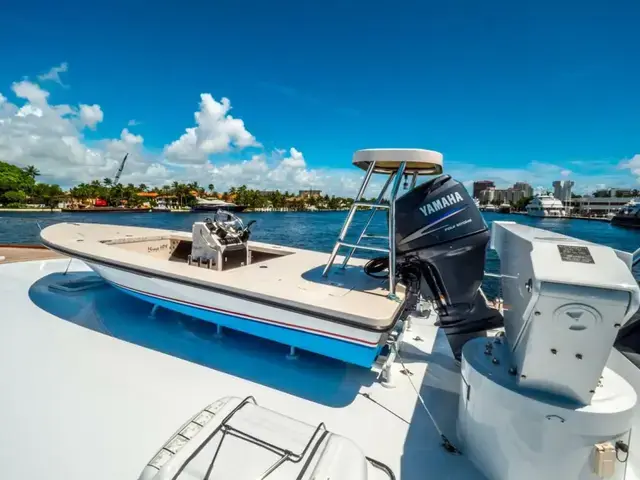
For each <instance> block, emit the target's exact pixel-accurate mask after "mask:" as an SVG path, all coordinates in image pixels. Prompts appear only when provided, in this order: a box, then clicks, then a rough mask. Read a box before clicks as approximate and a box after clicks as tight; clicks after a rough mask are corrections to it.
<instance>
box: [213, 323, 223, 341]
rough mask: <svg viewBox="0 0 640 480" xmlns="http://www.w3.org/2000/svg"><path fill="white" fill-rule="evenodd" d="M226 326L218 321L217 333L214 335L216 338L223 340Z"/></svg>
mask: <svg viewBox="0 0 640 480" xmlns="http://www.w3.org/2000/svg"><path fill="white" fill-rule="evenodd" d="M223 328H224V327H223V326H222V325H220V324H219V323H216V333H215V334H214V335H213V338H215V339H216V340H221V339H222V338H223V337H224V333H223V331H222V329H223Z"/></svg>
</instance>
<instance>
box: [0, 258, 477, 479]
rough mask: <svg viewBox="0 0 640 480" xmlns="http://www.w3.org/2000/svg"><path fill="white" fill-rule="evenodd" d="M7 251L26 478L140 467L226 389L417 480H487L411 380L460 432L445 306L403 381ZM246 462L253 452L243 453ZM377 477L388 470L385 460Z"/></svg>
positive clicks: (19, 451)
mask: <svg viewBox="0 0 640 480" xmlns="http://www.w3.org/2000/svg"><path fill="white" fill-rule="evenodd" d="M68 264H69V260H67V259H62V260H47V261H33V262H27V263H14V264H7V265H1V264H0V301H1V302H2V312H3V315H1V316H0V322H1V327H2V332H3V334H2V335H0V378H1V379H2V386H3V388H2V390H3V394H2V395H1V396H0V422H1V424H2V426H3V428H2V429H1V431H0V465H2V477H3V478H11V479H14V480H21V479H33V478H48V479H51V480H57V479H60V480H63V479H64V480H80V479H82V480H85V479H86V478H89V477H90V478H92V479H94V480H100V479H105V480H107V479H108V480H113V479H130V478H137V476H138V475H139V473H140V472H141V470H142V468H143V467H144V466H145V464H146V463H147V462H148V461H149V460H150V459H151V457H152V456H153V455H154V454H155V453H156V451H157V450H158V449H159V448H160V447H161V446H162V444H163V443H164V442H165V441H167V440H168V439H169V437H170V436H171V435H172V434H173V433H174V432H175V431H176V430H177V429H178V428H179V427H180V426H181V425H182V424H183V422H185V421H186V420H187V419H188V418H190V417H191V416H192V415H193V414H195V413H196V412H197V411H199V410H200V409H201V408H203V407H204V406H206V405H208V404H209V403H211V402H212V401H214V400H215V399H218V398H221V397H225V396H229V395H232V396H238V397H246V396H248V395H253V396H254V397H255V398H256V400H257V401H258V403H259V404H260V405H262V406H265V407H267V408H271V409H273V410H277V411H279V412H281V413H285V414H287V415H289V416H291V417H294V418H297V419H299V420H302V421H305V422H308V423H310V424H318V423H320V422H325V424H326V425H327V427H328V428H329V430H331V431H333V432H335V433H338V434H341V435H344V436H347V437H349V438H351V439H352V440H354V441H355V442H356V443H357V444H358V445H359V446H360V448H361V449H362V450H363V452H364V453H365V454H366V455H368V456H370V457H373V458H375V459H377V460H379V461H381V462H384V463H385V464H387V465H388V466H389V467H391V468H392V470H393V471H394V472H395V475H396V478H398V479H400V478H401V479H403V480H412V479H423V478H425V477H429V478H438V479H443V478H447V479H465V480H466V479H482V478H483V477H482V476H481V475H480V474H479V473H478V472H477V471H476V470H475V468H474V467H473V466H472V465H471V464H470V462H469V461H468V460H467V459H466V458H465V457H464V456H459V455H453V454H450V453H447V452H446V451H445V450H444V449H443V448H442V447H441V445H440V443H441V442H440V437H439V435H438V433H437V431H436V429H435V428H434V426H433V424H432V423H431V421H430V420H429V418H428V416H427V413H426V412H425V411H424V410H423V409H422V407H421V405H420V402H419V401H418V397H417V394H416V392H415V391H414V389H413V387H412V385H411V383H410V381H409V379H411V380H412V381H413V382H414V384H415V385H416V387H417V388H418V389H419V390H420V392H421V394H422V396H423V398H424V401H425V402H426V404H427V405H428V406H429V408H430V409H431V411H432V414H433V415H434V416H435V417H436V419H437V421H438V423H439V425H440V428H442V430H443V431H444V433H445V434H446V435H447V436H449V438H451V439H452V441H455V417H456V411H457V405H458V393H457V392H458V390H459V385H458V382H459V374H458V369H457V367H456V365H455V363H454V362H453V360H452V358H451V356H450V350H449V347H448V345H447V343H446V339H445V338H444V337H443V336H442V335H441V334H439V333H438V329H437V328H436V327H434V326H433V318H416V319H414V323H413V328H412V330H411V331H410V332H408V334H407V335H406V340H407V342H406V344H405V346H404V347H403V351H402V355H403V359H404V362H405V365H406V367H407V369H409V370H410V372H411V374H412V375H411V376H407V375H404V374H402V373H400V370H401V369H402V366H401V365H400V364H399V363H396V364H395V365H394V380H395V384H396V388H392V389H388V388H384V387H383V386H382V385H381V384H379V383H378V382H377V381H376V372H375V371H370V370H367V369H363V368H360V367H355V366H352V365H348V364H345V363H342V362H338V361H335V360H331V359H327V358H324V357H320V356H317V355H313V354H309V353H305V352H301V353H300V356H299V358H298V359H297V360H293V361H292V360H288V359H286V355H285V354H286V352H287V348H286V347H284V346H282V345H279V344H275V343H272V342H268V341H265V340H262V339H257V338H254V337H249V336H247V335H243V334H238V333H236V332H225V335H224V337H223V339H222V340H216V339H215V338H214V335H213V334H214V333H215V328H212V327H213V326H211V325H207V324H206V323H205V322H197V321H192V320H191V319H189V318H188V317H184V316H182V315H179V314H175V313H172V312H168V311H165V310H161V311H160V312H159V313H158V315H157V317H156V318H149V315H148V314H149V305H148V304H147V303H146V302H142V301H138V300H136V299H135V298H132V297H130V296H128V295H125V294H123V293H121V292H119V291H118V290H116V289H114V288H112V287H110V286H108V285H106V284H103V285H101V286H95V285H94V286H93V288H88V289H86V290H83V291H78V292H75V293H73V292H67V293H65V292H60V291H59V290H56V289H51V288H49V287H50V285H52V284H57V283H60V282H61V281H63V280H64V281H66V280H68V279H70V278H73V279H76V280H81V281H82V279H84V280H87V279H90V278H94V279H95V278H96V276H95V275H94V274H93V273H92V272H90V271H89V269H88V268H87V266H86V265H84V264H83V263H82V262H80V261H78V260H73V261H72V262H71V266H70V268H69V274H68V275H67V276H66V277H65V276H64V275H63V272H64V270H65V269H66V268H67V266H68ZM238 461H239V462H240V461H243V457H242V455H241V452H240V453H238ZM369 478H371V479H378V478H386V477H385V476H384V474H382V473H381V472H380V471H378V470H375V469H372V470H371V471H370V476H369Z"/></svg>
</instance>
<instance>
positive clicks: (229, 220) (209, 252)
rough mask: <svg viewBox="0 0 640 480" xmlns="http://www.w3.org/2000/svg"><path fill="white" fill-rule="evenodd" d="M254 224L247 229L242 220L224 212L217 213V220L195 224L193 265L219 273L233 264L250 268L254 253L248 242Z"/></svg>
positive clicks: (191, 258) (190, 263) (191, 257)
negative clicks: (251, 254) (250, 251)
mask: <svg viewBox="0 0 640 480" xmlns="http://www.w3.org/2000/svg"><path fill="white" fill-rule="evenodd" d="M253 223H255V221H251V222H249V224H247V226H245V225H244V223H243V222H242V220H241V219H240V218H239V217H238V216H236V215H234V214H233V213H230V212H226V211H222V210H221V211H218V212H216V213H215V215H214V217H213V219H211V218H207V219H205V221H204V222H195V223H194V224H193V228H192V236H193V242H192V245H191V255H189V257H188V263H189V265H193V264H197V265H198V266H202V265H204V266H206V267H207V268H210V269H211V268H214V267H215V269H216V270H218V271H222V270H224V269H225V265H227V264H229V263H233V264H238V263H240V264H242V263H244V264H245V265H248V264H249V263H250V259H249V255H250V253H249V248H248V247H247V242H248V241H249V236H250V235H251V230H250V229H251V225H252V224H253ZM234 260H235V261H234ZM230 261H231V262H230Z"/></svg>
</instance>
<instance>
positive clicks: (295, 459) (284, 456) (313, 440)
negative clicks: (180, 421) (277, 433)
mask: <svg viewBox="0 0 640 480" xmlns="http://www.w3.org/2000/svg"><path fill="white" fill-rule="evenodd" d="M248 404H252V405H256V406H257V405H258V402H256V400H255V398H254V397H252V396H248V397H246V398H245V399H244V400H242V401H241V402H240V403H239V404H238V405H237V406H236V407H235V408H234V409H233V410H232V411H231V412H229V414H228V415H227V416H226V417H225V418H224V419H223V420H222V422H220V425H218V426H217V427H216V428H215V430H213V432H211V433H210V434H209V436H208V437H207V439H206V440H205V441H204V442H202V444H201V445H199V446H198V447H197V448H196V449H195V450H194V452H193V453H192V454H191V455H190V456H189V457H188V458H187V459H186V460H185V462H184V463H183V464H182V465H181V466H180V468H178V470H177V471H176V473H175V475H174V476H173V477H172V480H176V479H177V478H178V477H179V476H180V474H181V473H182V471H183V470H184V469H185V467H186V466H187V465H188V464H189V462H191V461H192V460H193V459H194V458H195V457H196V456H197V455H198V454H199V453H200V452H201V451H202V450H203V449H204V447H205V446H207V444H208V443H209V442H210V441H211V440H213V438H214V437H215V436H216V435H217V434H218V433H219V432H221V433H222V436H221V438H220V441H219V442H218V445H217V447H216V450H215V452H214V453H213V457H212V458H211V462H210V463H209V467H208V468H207V472H206V473H205V476H204V478H210V477H211V472H212V471H213V467H214V464H215V461H216V458H217V457H218V453H219V452H220V447H221V446H222V443H223V442H224V439H225V438H226V436H227V435H229V436H232V437H235V438H238V439H239V440H244V441H246V442H249V443H252V444H253V445H257V446H258V447H262V448H264V449H266V450H269V451H270V452H272V453H275V454H276V455H279V458H278V459H277V460H276V461H275V463H273V464H272V465H271V466H269V467H268V468H267V469H266V470H265V471H264V472H263V473H262V474H261V475H260V476H259V477H258V479H257V480H264V479H265V478H267V477H268V476H269V475H271V474H272V473H273V472H274V471H275V470H276V469H277V468H278V467H280V466H281V465H283V464H284V463H285V462H292V463H299V462H300V461H302V459H304V457H306V456H307V452H309V450H310V449H311V451H310V452H309V456H308V458H307V460H306V461H305V463H304V464H303V466H302V469H301V470H300V472H299V473H298V476H297V477H296V480H301V479H302V478H303V477H304V474H305V473H306V471H307V470H308V469H309V466H310V465H311V462H312V460H313V458H314V457H315V455H316V454H317V452H318V450H319V448H320V446H321V445H322V443H323V442H324V440H325V439H326V437H327V436H328V435H329V433H330V432H329V430H328V429H327V427H326V425H325V424H324V423H320V424H318V426H317V427H316V429H315V430H314V432H313V434H312V435H311V437H310V438H309V441H308V442H307V444H306V445H305V447H304V448H303V449H302V452H300V453H295V452H292V451H290V450H287V449H286V448H282V447H279V446H278V445H274V444H272V443H269V442H267V441H265V440H262V439H260V438H257V437H255V436H253V435H251V434H249V433H247V432H244V431H242V430H240V429H238V428H235V427H232V426H231V425H229V421H230V420H231V418H232V417H233V416H234V415H235V414H236V413H238V412H239V411H240V410H241V409H242V408H243V407H244V406H246V405H248ZM365 458H366V459H367V461H368V462H369V463H371V465H372V466H373V467H375V468H377V469H379V470H381V471H383V472H384V473H386V474H387V476H388V477H389V479H390V480H395V479H396V477H395V475H394V473H393V471H392V470H391V468H389V467H388V466H387V465H385V464H384V463H382V462H380V461H378V460H375V459H373V458H370V457H365Z"/></svg>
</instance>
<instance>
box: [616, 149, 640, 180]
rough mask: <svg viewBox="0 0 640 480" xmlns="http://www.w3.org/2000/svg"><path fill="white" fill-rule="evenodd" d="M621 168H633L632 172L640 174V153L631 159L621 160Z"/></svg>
mask: <svg viewBox="0 0 640 480" xmlns="http://www.w3.org/2000/svg"><path fill="white" fill-rule="evenodd" d="M620 168H627V169H629V170H631V173H633V174H634V175H638V176H640V153H636V154H635V155H634V156H633V157H631V158H630V159H629V160H623V161H622V162H620Z"/></svg>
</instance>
